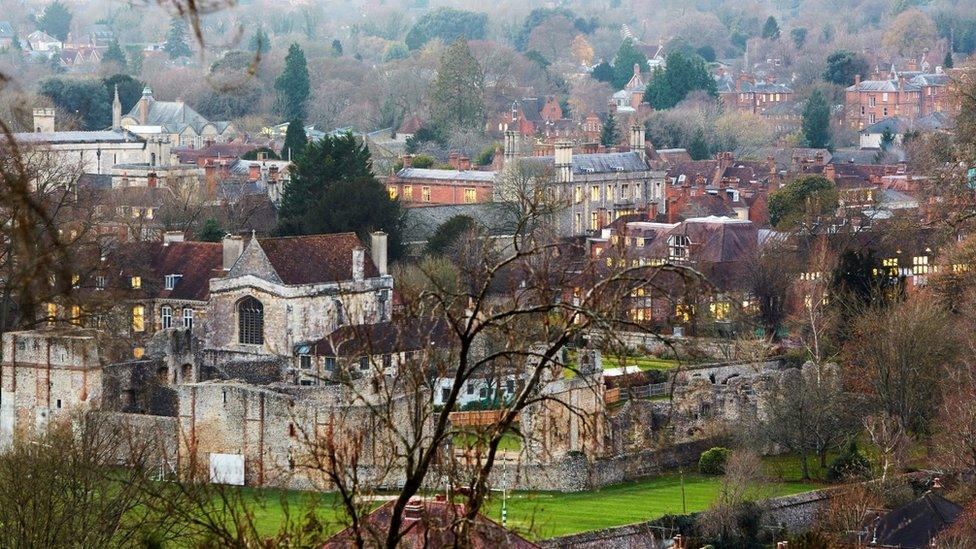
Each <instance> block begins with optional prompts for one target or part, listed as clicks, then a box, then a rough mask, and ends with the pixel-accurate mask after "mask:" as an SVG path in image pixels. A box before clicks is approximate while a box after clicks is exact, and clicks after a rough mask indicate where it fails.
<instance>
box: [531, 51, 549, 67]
mask: <svg viewBox="0 0 976 549" xmlns="http://www.w3.org/2000/svg"><path fill="white" fill-rule="evenodd" d="M525 58H526V59H528V60H529V61H532V62H533V63H535V64H536V65H539V68H540V69H542V70H548V69H549V65H552V63H551V62H550V61H549V60H548V59H546V56H544V55H542V54H541V53H539V52H538V51H536V50H529V51H527V52H525Z"/></svg>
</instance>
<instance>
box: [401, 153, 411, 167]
mask: <svg viewBox="0 0 976 549" xmlns="http://www.w3.org/2000/svg"><path fill="white" fill-rule="evenodd" d="M410 166H413V155H412V154H405V155H403V167H404V168H409V167H410Z"/></svg>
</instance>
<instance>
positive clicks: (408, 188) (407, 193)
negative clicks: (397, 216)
mask: <svg viewBox="0 0 976 549" xmlns="http://www.w3.org/2000/svg"><path fill="white" fill-rule="evenodd" d="M403 199H404V200H406V201H407V202H409V201H411V200H413V185H404V186H403Z"/></svg>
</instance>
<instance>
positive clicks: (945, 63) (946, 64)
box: [942, 50, 952, 69]
mask: <svg viewBox="0 0 976 549" xmlns="http://www.w3.org/2000/svg"><path fill="white" fill-rule="evenodd" d="M942 68H944V69H951V68H952V50H947V51H946V54H945V58H943V59H942Z"/></svg>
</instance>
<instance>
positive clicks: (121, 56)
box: [102, 40, 128, 71]
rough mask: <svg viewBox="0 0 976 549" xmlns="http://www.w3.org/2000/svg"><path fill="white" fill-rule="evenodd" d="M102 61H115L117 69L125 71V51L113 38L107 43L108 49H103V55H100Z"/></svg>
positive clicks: (126, 64)
mask: <svg viewBox="0 0 976 549" xmlns="http://www.w3.org/2000/svg"><path fill="white" fill-rule="evenodd" d="M102 63H115V64H117V65H118V66H119V69H121V70H122V71H125V69H126V68H127V66H128V63H127V62H126V58H125V52H123V51H122V47H121V46H119V41H118V40H113V41H112V43H111V44H109V45H108V49H107V50H105V55H104V56H102Z"/></svg>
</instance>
